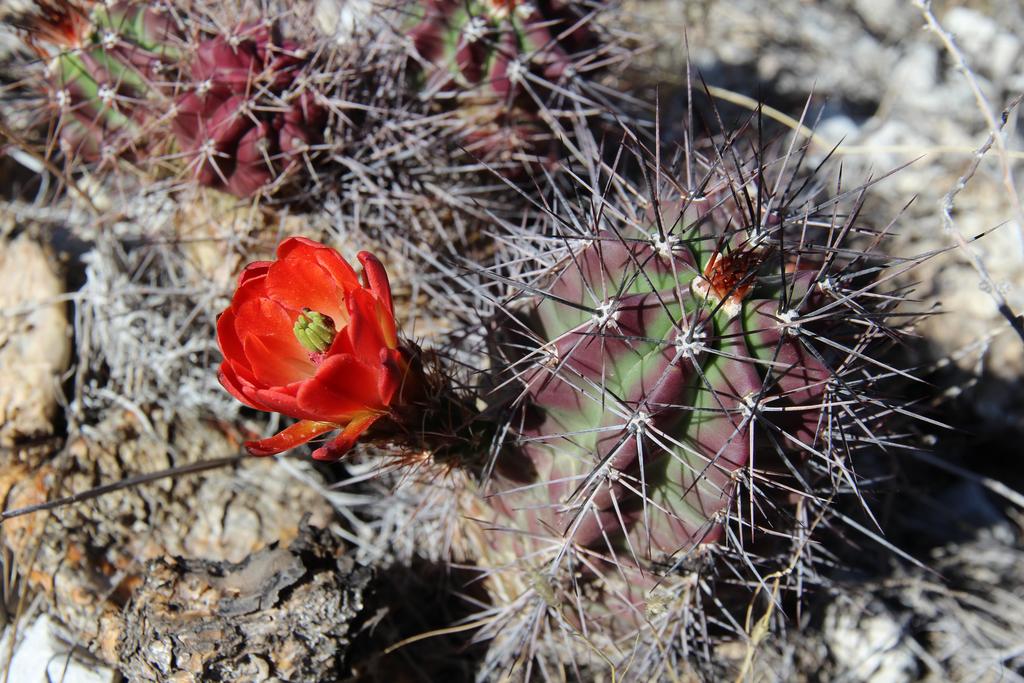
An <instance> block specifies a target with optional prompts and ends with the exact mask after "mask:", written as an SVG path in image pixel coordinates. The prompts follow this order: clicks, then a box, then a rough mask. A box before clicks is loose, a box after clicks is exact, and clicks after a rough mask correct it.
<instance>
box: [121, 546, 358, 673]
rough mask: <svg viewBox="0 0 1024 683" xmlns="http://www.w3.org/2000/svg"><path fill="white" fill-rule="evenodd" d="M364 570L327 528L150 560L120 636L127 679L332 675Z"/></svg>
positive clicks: (339, 663)
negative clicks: (279, 540) (259, 544)
mask: <svg viewBox="0 0 1024 683" xmlns="http://www.w3.org/2000/svg"><path fill="white" fill-rule="evenodd" d="M370 579H371V571H370V570H369V569H366V568H357V567H356V566H355V563H354V561H353V560H352V558H351V557H350V556H346V555H343V554H342V547H341V545H340V543H339V541H338V540H337V537H336V536H334V535H333V534H332V533H330V532H329V531H325V530H320V529H314V528H312V527H309V526H304V527H303V528H302V530H301V531H300V533H299V536H298V537H297V538H296V539H295V540H294V541H293V542H292V544H291V545H290V546H289V547H288V548H287V549H285V548H281V547H271V548H267V549H265V550H262V551H260V552H258V553H255V554H254V555H252V556H250V557H249V558H247V559H246V560H244V561H243V562H239V563H231V562H208V561H203V560H180V559H178V560H162V559H158V560H154V561H153V562H151V563H150V564H149V566H148V568H147V572H146V578H145V582H144V583H143V584H142V586H140V587H139V589H138V590H137V591H136V592H135V594H134V597H133V598H132V600H131V602H130V604H129V605H128V607H127V609H126V611H125V614H124V629H123V631H122V635H121V639H120V641H119V643H118V653H119V655H120V660H121V667H122V672H123V673H124V675H125V676H126V677H127V678H128V679H129V680H132V681H167V680H173V681H243V680H244V681H269V680H274V679H275V678H276V679H281V680H289V681H325V680H337V679H339V678H341V677H342V676H343V675H344V673H345V670H344V659H345V655H346V651H347V648H348V645H349V643H350V638H351V637H352V635H353V633H352V632H353V630H354V629H353V626H354V622H355V620H356V619H357V618H359V617H360V615H361V613H362V611H363V596H364V592H365V591H366V590H367V587H368V585H369V583H370Z"/></svg>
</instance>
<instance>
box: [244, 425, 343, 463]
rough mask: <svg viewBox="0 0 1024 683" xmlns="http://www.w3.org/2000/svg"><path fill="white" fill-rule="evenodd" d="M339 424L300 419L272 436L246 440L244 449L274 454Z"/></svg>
mask: <svg viewBox="0 0 1024 683" xmlns="http://www.w3.org/2000/svg"><path fill="white" fill-rule="evenodd" d="M339 426H340V425H338V424H335V423H333V422H315V421H313V420H302V421H301V422H296V423H295V424H293V425H292V426H290V427H287V428H285V429H283V430H281V431H280V432H278V433H277V434H275V435H274V436H271V437H268V438H266V439H261V440H259V441H246V442H245V450H247V451H249V454H250V455H258V456H264V455H276V454H277V453H283V452H284V451H287V450H289V449H291V448H295V447H296V446H300V445H302V444H304V443H306V442H307V441H309V440H310V439H312V438H314V437H317V436H320V435H321V434H325V433H327V432H329V431H331V430H334V429H337V428H338V427H339Z"/></svg>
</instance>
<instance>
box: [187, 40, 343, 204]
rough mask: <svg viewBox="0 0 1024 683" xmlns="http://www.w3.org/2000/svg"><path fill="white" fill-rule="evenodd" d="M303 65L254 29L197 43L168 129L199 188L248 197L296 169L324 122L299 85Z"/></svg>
mask: <svg viewBox="0 0 1024 683" xmlns="http://www.w3.org/2000/svg"><path fill="white" fill-rule="evenodd" d="M304 66H305V59H304V58H303V57H302V56H301V50H300V49H299V47H298V45H297V44H295V43H293V42H289V41H282V40H280V39H279V38H278V37H277V36H276V35H275V32H274V31H273V30H272V28H271V27H268V26H266V25H262V24H260V25H243V26H241V27H239V29H237V30H236V31H235V32H234V34H233V36H227V37H225V36H216V37H214V38H210V39H207V40H205V41H203V42H202V43H201V44H200V45H199V47H198V49H197V50H196V54H195V58H194V59H193V61H192V65H191V70H190V72H191V76H192V79H193V83H194V85H193V87H192V89H191V90H190V91H189V92H187V93H185V94H184V95H182V96H181V97H180V98H179V101H178V104H177V110H176V116H175V120H174V132H175V135H176V138H177V140H178V144H179V146H180V147H181V149H182V151H183V152H184V153H185V155H186V156H187V157H188V158H189V160H190V161H191V164H192V168H193V172H194V174H195V177H196V179H197V180H198V181H199V182H200V183H201V184H203V185H207V186H210V187H215V188H218V189H222V190H225V191H227V192H230V193H231V194H233V195H235V196H238V197H250V196H253V195H255V194H257V193H258V192H260V191H261V190H265V189H266V188H267V187H268V186H270V185H271V184H272V183H274V182H276V181H277V180H278V179H279V178H280V177H281V176H283V175H287V174H289V173H291V172H292V171H295V170H296V169H298V168H300V167H301V166H302V155H303V154H305V153H307V152H308V151H309V148H310V147H311V146H313V145H316V144H318V143H319V141H320V140H321V139H322V133H323V127H324V125H325V123H326V120H327V112H326V110H325V109H324V108H323V107H322V106H320V105H319V104H318V103H317V96H316V93H315V92H313V91H311V90H306V89H303V87H302V86H301V83H300V80H301V76H302V69H303V67H304Z"/></svg>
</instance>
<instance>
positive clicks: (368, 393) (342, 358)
mask: <svg viewBox="0 0 1024 683" xmlns="http://www.w3.org/2000/svg"><path fill="white" fill-rule="evenodd" d="M378 363H379V360H378ZM377 377H378V369H377V368H375V367H371V366H368V365H366V364H365V363H362V362H360V361H359V360H358V359H357V358H355V357H354V356H349V355H347V354H345V355H339V356H329V357H328V358H326V359H324V362H323V363H322V364H321V365H320V367H319V368H317V372H316V376H314V377H313V379H310V380H308V381H306V382H303V383H302V384H301V385H300V386H299V391H298V404H299V408H300V409H301V410H303V411H304V412H306V413H308V414H311V415H317V416H319V417H320V419H323V420H332V421H335V422H348V421H349V420H351V419H352V417H353V416H354V415H356V414H358V413H362V412H366V411H368V410H371V411H378V410H383V409H385V408H387V406H386V405H384V404H383V403H382V402H381V399H380V396H379V395H378V393H377Z"/></svg>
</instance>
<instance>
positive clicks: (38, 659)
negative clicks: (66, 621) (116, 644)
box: [0, 615, 119, 683]
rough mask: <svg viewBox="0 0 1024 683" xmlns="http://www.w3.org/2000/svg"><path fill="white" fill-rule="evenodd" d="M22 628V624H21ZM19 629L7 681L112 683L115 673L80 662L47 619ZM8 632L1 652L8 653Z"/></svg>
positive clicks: (44, 617)
mask: <svg viewBox="0 0 1024 683" xmlns="http://www.w3.org/2000/svg"><path fill="white" fill-rule="evenodd" d="M20 626H21V625H20ZM22 628H23V629H24V630H19V633H18V637H19V640H18V642H17V644H16V645H15V646H14V650H13V653H12V656H11V659H10V663H9V665H8V667H7V679H8V680H10V681H12V682H13V681H17V682H18V683H50V681H62V683H115V681H117V680H119V677H117V675H116V672H115V671H114V670H113V669H111V668H109V667H105V666H100V665H98V664H96V662H94V661H88V662H86V661H82V658H81V657H80V653H79V654H77V655H76V651H75V648H74V647H73V646H72V645H70V644H68V643H66V642H64V641H63V640H62V639H61V638H60V636H59V633H58V626H57V624H56V623H54V621H53V619H51V618H50V617H48V616H45V615H44V616H41V617H39V618H38V619H36V620H35V621H33V622H32V623H31V624H30V625H28V626H27V628H26V627H24V626H22ZM10 635H11V630H10V628H8V629H7V630H6V631H5V632H4V637H3V640H2V641H0V651H3V652H8V647H9V643H8V641H9V640H10Z"/></svg>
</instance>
